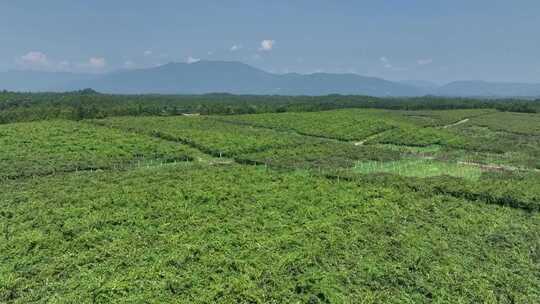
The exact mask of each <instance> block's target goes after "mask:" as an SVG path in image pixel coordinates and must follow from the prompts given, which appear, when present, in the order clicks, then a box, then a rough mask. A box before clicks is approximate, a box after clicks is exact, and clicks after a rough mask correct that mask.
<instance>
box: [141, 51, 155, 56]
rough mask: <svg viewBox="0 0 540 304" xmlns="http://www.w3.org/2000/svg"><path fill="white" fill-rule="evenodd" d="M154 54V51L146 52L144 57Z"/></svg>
mask: <svg viewBox="0 0 540 304" xmlns="http://www.w3.org/2000/svg"><path fill="white" fill-rule="evenodd" d="M152 53H153V52H152V50H146V51H144V53H143V54H144V56H147V57H148V56H150V55H152Z"/></svg>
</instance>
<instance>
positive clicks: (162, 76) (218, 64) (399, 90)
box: [69, 61, 421, 96]
mask: <svg viewBox="0 0 540 304" xmlns="http://www.w3.org/2000/svg"><path fill="white" fill-rule="evenodd" d="M82 87H91V88H94V89H96V90H98V91H101V92H109V93H165V94H201V93H209V92H227V93H233V94H279V95H326V94H333V93H340V94H362V95H373V96H414V95H418V94H421V92H420V91H419V90H418V89H416V88H414V87H412V86H408V85H404V84H400V83H395V82H391V81H387V80H384V79H380V78H371V77H363V76H359V75H355V74H324V73H317V74H309V75H301V74H283V75H281V74H272V73H268V72H265V71H263V70H259V69H256V68H254V67H252V66H249V65H247V64H244V63H240V62H227V61H199V62H196V63H191V64H187V63H169V64H166V65H163V66H159V67H156V68H149V69H140V70H129V71H121V72H115V73H111V74H107V75H104V76H102V77H99V78H97V79H93V80H92V81H83V82H73V83H72V84H71V87H70V88H69V89H78V88H82Z"/></svg>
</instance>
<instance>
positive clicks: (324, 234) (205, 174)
mask: <svg viewBox="0 0 540 304" xmlns="http://www.w3.org/2000/svg"><path fill="white" fill-rule="evenodd" d="M156 98H157V97H156ZM164 98H165V97H164ZM220 114H223V113H220ZM33 117H35V116H33ZM28 120H33V119H28ZM539 127H540V114H538V113H536V114H532V113H514V112H501V111H497V110H495V109H487V108H478V109H458V110H438V109H437V110H433V109H422V110H417V111H412V110H406V109H396V110H391V109H338V110H334V109H333V110H329V111H320V112H316V111H312V112H300V111H298V112H286V113H262V114H243V115H200V116H185V115H172V116H161V115H159V113H158V114H155V115H154V114H152V115H140V116H127V115H120V116H110V117H103V118H96V117H91V118H90V119H79V120H61V119H56V118H55V119H53V120H47V119H45V120H40V121H32V122H14V123H11V122H10V123H6V124H0V303H49V302H50V303H77V302H80V303H540V162H539V160H540V133H539Z"/></svg>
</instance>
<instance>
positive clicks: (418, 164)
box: [354, 159, 482, 180]
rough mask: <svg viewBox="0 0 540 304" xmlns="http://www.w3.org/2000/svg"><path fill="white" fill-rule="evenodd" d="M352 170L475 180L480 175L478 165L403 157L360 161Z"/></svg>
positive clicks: (367, 172) (480, 171)
mask: <svg viewBox="0 0 540 304" xmlns="http://www.w3.org/2000/svg"><path fill="white" fill-rule="evenodd" d="M354 170H355V171H357V172H360V173H364V174H371V173H395V174H398V175H402V176H416V177H430V176H441V175H449V176H455V177H463V178H467V179H472V180H477V179H478V178H480V176H481V175H482V170H481V169H480V168H478V167H474V166H468V165H466V164H456V163H447V162H441V161H435V160H431V159H403V160H399V161H393V162H375V161H370V162H360V163H357V164H356V165H355V166H354Z"/></svg>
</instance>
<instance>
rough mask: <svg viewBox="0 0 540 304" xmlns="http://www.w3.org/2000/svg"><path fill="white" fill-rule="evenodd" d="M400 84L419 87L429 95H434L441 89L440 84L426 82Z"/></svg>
mask: <svg viewBox="0 0 540 304" xmlns="http://www.w3.org/2000/svg"><path fill="white" fill-rule="evenodd" d="M400 83H403V84H406V85H410V86H413V87H417V88H419V89H421V90H424V91H426V92H429V93H432V92H433V91H434V90H436V89H437V88H439V87H440V85H439V84H437V83H435V82H431V81H426V80H402V81H400Z"/></svg>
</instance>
